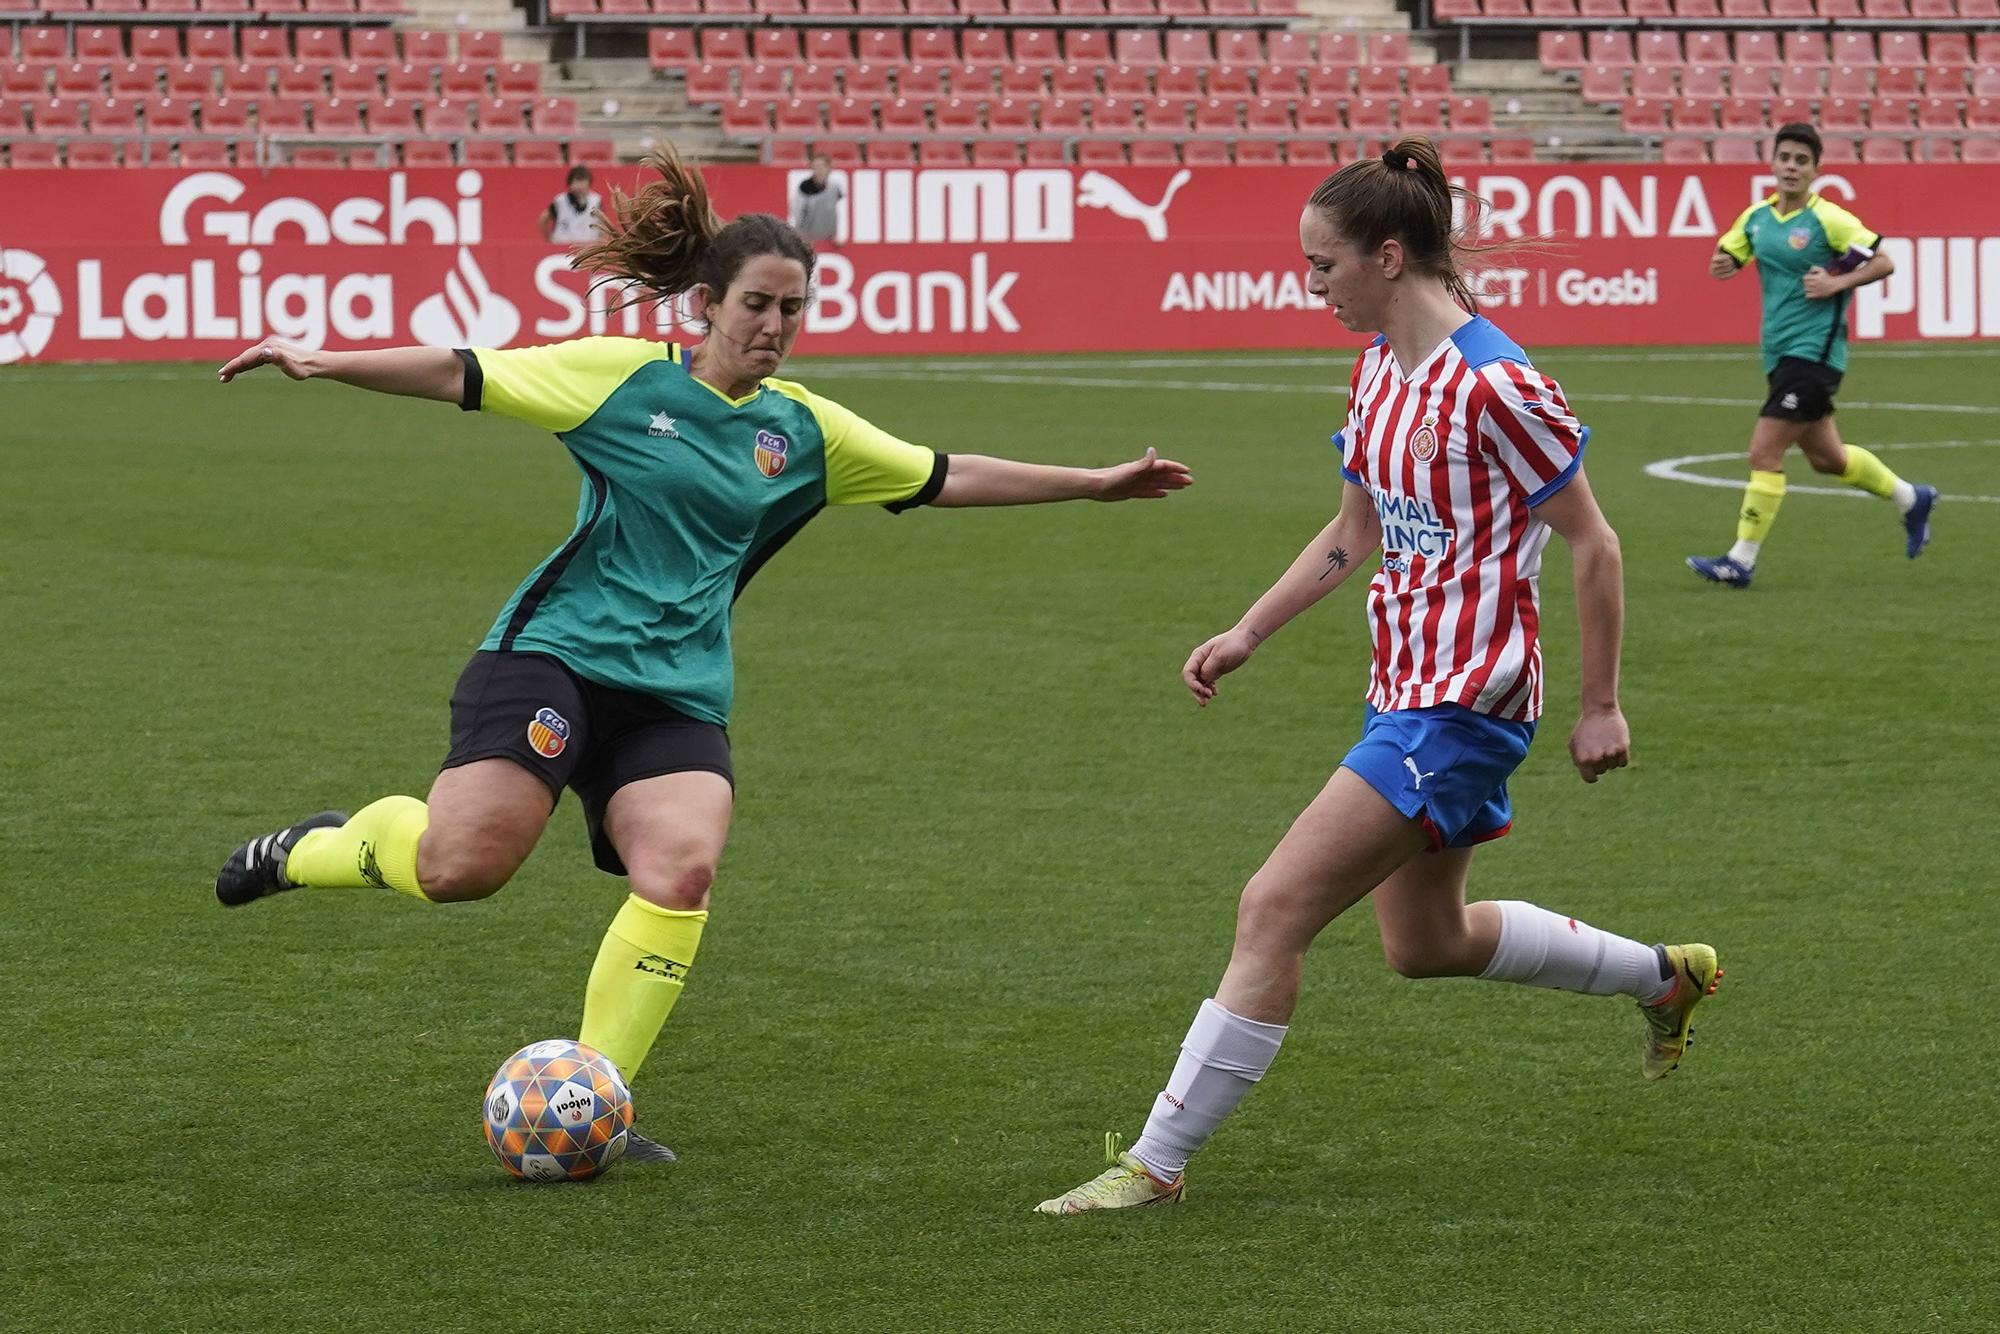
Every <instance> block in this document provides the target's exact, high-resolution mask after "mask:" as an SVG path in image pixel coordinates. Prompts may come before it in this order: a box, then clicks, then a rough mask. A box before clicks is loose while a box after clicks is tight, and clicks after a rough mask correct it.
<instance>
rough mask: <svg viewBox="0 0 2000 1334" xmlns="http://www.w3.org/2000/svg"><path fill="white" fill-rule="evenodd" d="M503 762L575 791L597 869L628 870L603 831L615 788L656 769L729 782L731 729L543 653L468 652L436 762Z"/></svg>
mask: <svg viewBox="0 0 2000 1334" xmlns="http://www.w3.org/2000/svg"><path fill="white" fill-rule="evenodd" d="M491 759H509V760H513V761H514V762H515V763H516V764H518V765H520V766H521V767H522V768H524V769H526V770H527V771H528V772H529V773H531V774H533V775H535V777H537V778H539V779H541V780H542V781H543V782H544V783H546V784H548V788H549V796H550V799H551V800H554V799H556V798H559V797H561V796H562V790H563V789H564V788H565V787H567V788H572V789H574V790H575V792H576V795H577V798H578V800H580V801H582V802H583V818H584V820H585V822H586V823H587V824H588V825H589V826H590V850H591V852H592V854H593V855H594V856H595V858H596V860H597V866H598V869H599V870H602V871H609V872H610V873H611V874H613V875H624V874H625V863H624V862H623V861H622V860H621V859H620V858H619V856H618V850H617V849H616V848H614V847H612V846H611V840H610V839H609V838H607V837H606V836H605V833H604V812H605V808H606V807H607V806H609V805H610V804H611V794H612V793H614V792H616V791H617V790H618V789H619V788H621V787H624V786H625V785H626V784H627V783H636V782H638V781H639V780H640V779H642V778H658V777H659V776H660V775H661V774H678V773H687V772H689V771H690V770H706V771H708V772H709V773H717V774H721V775H722V776H723V777H724V778H726V779H728V780H729V781H730V783H731V784H732V785H733V784H734V783H735V781H736V778H735V774H734V772H733V771H732V770H731V768H730V765H729V733H728V732H726V731H724V730H723V729H722V728H720V727H718V726H716V725H715V724H714V723H708V722H703V721H702V720H700V719H699V718H690V717H688V716H687V715H686V714H684V713H682V712H680V710H678V709H676V708H674V707H673V706H672V705H669V704H666V703H663V702H662V701H660V700H657V699H655V698H653V697H652V696H651V695H640V694H634V693H633V692H632V691H629V690H617V689H613V688H612V687H610V686H605V685H599V684H598V683H597V682H595V681H586V680H584V679H583V678H582V677H580V676H578V675H577V674H576V673H575V672H572V671H571V670H570V669H569V668H568V667H567V666H565V665H564V664H563V663H561V662H559V661H558V660H556V659H555V658H552V657H550V656H548V655H547V654H545V653H492V652H488V651H486V650H483V649H482V650H481V651H479V652H478V653H475V654H473V655H472V661H471V662H469V663H467V664H466V665H465V671H464V672H463V673H462V674H461V675H460V676H459V678H458V685H457V687H456V688H454V689H453V690H452V692H451V753H450V754H448V755H446V756H445V757H444V763H443V764H441V765H439V766H438V768H439V769H441V770H442V769H456V768H458V767H459V766H460V765H462V764H471V763H472V762H473V761H474V760H491Z"/></svg>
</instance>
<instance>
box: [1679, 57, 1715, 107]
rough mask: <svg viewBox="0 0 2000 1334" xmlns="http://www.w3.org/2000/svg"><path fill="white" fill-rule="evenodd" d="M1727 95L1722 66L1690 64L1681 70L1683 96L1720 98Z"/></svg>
mask: <svg viewBox="0 0 2000 1334" xmlns="http://www.w3.org/2000/svg"><path fill="white" fill-rule="evenodd" d="M1725 95H1726V89H1725V88H1724V86H1723V82H1722V66H1720V65H1689V66H1688V67H1687V68H1686V69H1684V70H1682V71H1681V96H1682V97H1706V98H1711V99H1718V100H1719V99H1720V98H1722V97H1724V96H1725Z"/></svg>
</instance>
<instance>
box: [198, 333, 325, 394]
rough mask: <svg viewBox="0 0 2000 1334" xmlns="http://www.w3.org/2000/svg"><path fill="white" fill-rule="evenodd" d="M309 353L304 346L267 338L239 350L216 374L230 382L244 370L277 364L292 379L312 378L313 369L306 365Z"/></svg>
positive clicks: (225, 381)
mask: <svg viewBox="0 0 2000 1334" xmlns="http://www.w3.org/2000/svg"><path fill="white" fill-rule="evenodd" d="M307 355H309V354H308V353H307V352H306V350H305V349H304V348H301V347H293V346H292V345H291V344H290V343H281V342H279V341H278V340H277V339H275V338H266V339H265V340H264V341H263V342H261V343H259V344H257V346H255V347H253V348H247V349H245V350H244V351H242V352H238V353H237V354H236V355H235V356H233V357H231V358H230V359H229V360H228V361H225V362H224V363H222V369H221V370H219V371H217V372H216V373H215V374H216V378H217V379H219V380H221V381H222V382H223V383H224V384H228V383H229V382H230V381H231V380H233V379H235V378H236V377H237V376H239V375H241V374H242V373H243V372H244V371H254V370H256V369H257V368H258V367H259V366H276V367H277V368H278V369H279V370H281V371H283V372H284V373H285V374H286V376H287V377H289V378H291V379H294V380H310V379H311V378H312V370H311V369H310V368H309V367H308V366H307V365H306V362H305V359H306V357H307Z"/></svg>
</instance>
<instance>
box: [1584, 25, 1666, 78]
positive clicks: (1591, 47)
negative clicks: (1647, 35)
mask: <svg viewBox="0 0 2000 1334" xmlns="http://www.w3.org/2000/svg"><path fill="white" fill-rule="evenodd" d="M1660 35H1661V36H1665V37H1672V36H1673V34H1672V33H1663V34H1660ZM1583 40H1584V53H1585V55H1586V57H1587V58H1588V59H1589V61H1590V63H1591V64H1592V65H1609V66H1611V67H1612V68H1614V69H1631V68H1632V66H1633V65H1635V64H1637V63H1638V62H1637V61H1636V60H1634V59H1633V56H1632V34H1631V33H1629V32H1592V33H1587V34H1585V36H1584V39H1583ZM1674 49H1675V51H1676V52H1678V51H1679V49H1680V48H1679V44H1678V43H1676V44H1675V48H1674ZM1647 63H1648V64H1659V63H1661V62H1659V61H1648V62H1647ZM1666 63H1668V64H1674V65H1677V64H1679V63H1680V57H1679V55H1678V54H1676V55H1675V56H1674V58H1673V59H1672V60H1670V61H1667V62H1666Z"/></svg>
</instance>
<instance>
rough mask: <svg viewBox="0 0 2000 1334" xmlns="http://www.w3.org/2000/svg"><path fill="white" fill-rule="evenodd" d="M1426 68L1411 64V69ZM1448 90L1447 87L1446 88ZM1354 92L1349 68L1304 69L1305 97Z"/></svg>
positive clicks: (1339, 95) (1340, 95)
mask: <svg viewBox="0 0 2000 1334" xmlns="http://www.w3.org/2000/svg"><path fill="white" fill-rule="evenodd" d="M1424 68H1427V67H1426V66H1422V65H1412V66H1411V67H1410V69H1411V71H1412V72H1414V71H1416V70H1419V69H1424ZM1446 91H1448V88H1447V90H1446ZM1353 94H1354V71H1353V70H1351V69H1346V68H1341V69H1309V70H1307V71H1306V96H1307V97H1338V98H1347V97H1351V96H1353Z"/></svg>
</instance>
